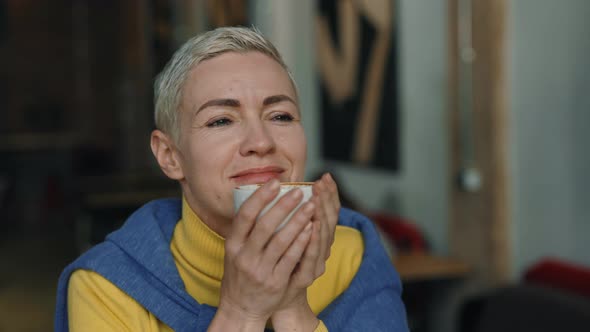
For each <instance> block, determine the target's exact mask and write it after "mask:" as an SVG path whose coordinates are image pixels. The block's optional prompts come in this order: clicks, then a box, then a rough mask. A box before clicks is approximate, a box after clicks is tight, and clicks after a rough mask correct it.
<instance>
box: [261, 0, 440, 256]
mask: <svg viewBox="0 0 590 332" xmlns="http://www.w3.org/2000/svg"><path fill="white" fill-rule="evenodd" d="M314 4H315V1H313V0H303V1H268V0H267V1H256V2H255V3H254V22H255V24H256V25H257V26H258V27H259V28H260V29H261V30H262V31H263V32H264V33H266V34H267V35H269V37H270V38H271V39H272V40H273V41H274V42H275V43H276V44H277V47H278V48H279V50H280V51H281V52H282V53H283V55H284V57H285V60H286V62H287V64H288V65H289V66H290V67H291V69H292V71H293V74H294V76H295V79H296V81H297V83H298V86H299V89H300V94H301V103H302V110H303V117H304V123H305V126H306V131H307V136H308V145H309V156H308V174H309V175H311V174H315V172H317V171H318V170H320V169H323V168H324V167H330V168H333V169H335V170H336V172H337V174H338V175H339V178H340V180H341V183H340V185H341V186H343V187H344V188H345V189H346V191H349V192H350V191H351V192H353V193H354V195H353V198H355V199H356V200H358V201H359V202H360V203H361V204H362V205H363V206H365V207H366V208H369V209H378V210H388V211H392V212H397V213H400V214H402V215H404V216H407V217H409V218H410V219H412V220H414V221H415V222H416V223H417V224H418V225H419V226H420V227H422V228H423V229H424V231H425V233H426V236H427V238H428V240H429V241H430V242H431V244H432V247H433V249H434V250H435V251H436V252H439V253H446V251H447V247H448V245H447V224H448V213H449V211H448V180H447V174H448V133H447V127H448V120H447V100H446V97H447V86H446V84H447V70H446V68H447V57H446V54H447V50H446V43H447V36H446V32H447V22H446V16H447V11H446V1H444V0H436V1H412V0H398V1H397V6H396V8H395V11H396V16H397V17H398V19H399V23H398V28H399V31H398V39H399V50H400V53H399V64H398V67H399V72H400V78H399V79H400V82H399V84H400V91H399V96H400V101H401V102H400V105H399V107H400V110H401V114H400V116H401V129H402V132H401V144H402V146H401V161H402V171H401V172H400V173H399V174H390V173H387V172H383V171H379V172H377V171H374V170H371V169H360V168H355V167H351V166H347V165H342V164H334V163H329V162H327V161H325V160H323V159H322V157H321V155H320V152H319V146H320V141H319V137H320V136H319V130H320V129H319V128H320V123H319V114H318V112H319V109H318V105H319V101H318V93H317V89H318V87H317V82H316V73H315V69H314V57H315V56H314V50H315V48H314V30H313V29H314V20H313V18H314V16H313V15H314V10H315V7H314Z"/></svg>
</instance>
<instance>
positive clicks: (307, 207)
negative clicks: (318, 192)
mask: <svg viewBox="0 0 590 332" xmlns="http://www.w3.org/2000/svg"><path fill="white" fill-rule="evenodd" d="M314 209H315V204H314V203H313V202H308V203H307V204H306V205H305V207H304V208H303V212H305V213H307V214H311V213H312V212H313V210H314Z"/></svg>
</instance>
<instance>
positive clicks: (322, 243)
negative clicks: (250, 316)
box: [272, 174, 340, 331]
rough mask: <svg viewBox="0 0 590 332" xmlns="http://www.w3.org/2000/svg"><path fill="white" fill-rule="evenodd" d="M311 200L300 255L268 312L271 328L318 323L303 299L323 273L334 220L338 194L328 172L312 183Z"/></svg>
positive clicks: (314, 324) (328, 253)
mask: <svg viewBox="0 0 590 332" xmlns="http://www.w3.org/2000/svg"><path fill="white" fill-rule="evenodd" d="M311 201H312V202H313V203H314V205H315V210H314V215H313V217H312V221H313V232H312V235H311V239H310V242H309V244H308V245H307V248H305V252H304V253H303V258H302V259H301V261H300V262H299V265H298V266H297V268H296V269H295V271H294V272H293V274H292V275H291V279H290V281H289V289H288V291H287V293H286V295H285V297H284V299H283V301H282V302H281V304H280V306H279V310H278V311H277V312H276V313H274V314H273V316H272V322H273V326H274V327H275V329H279V328H283V329H286V328H287V327H288V328H293V327H294V326H300V324H301V323H304V322H307V327H308V328H306V329H303V331H306V330H310V329H309V326H314V328H315V326H317V323H318V321H317V318H316V316H315V314H314V313H313V312H312V311H311V309H310V307H309V304H308V301H307V288H308V287H309V286H310V285H311V284H312V283H313V282H314V281H315V280H316V279H317V278H318V277H320V276H321V275H322V274H324V271H325V266H326V260H327V259H328V258H329V257H330V247H331V246H332V243H333V242H334V232H335V229H336V224H337V223H338V214H339V212H340V198H339V196H338V187H337V185H336V182H334V179H333V178H332V176H330V174H324V175H323V176H322V177H321V178H320V179H319V180H318V181H316V182H315V183H314V185H313V197H312V199H311ZM294 318H296V319H294ZM296 322H299V323H296Z"/></svg>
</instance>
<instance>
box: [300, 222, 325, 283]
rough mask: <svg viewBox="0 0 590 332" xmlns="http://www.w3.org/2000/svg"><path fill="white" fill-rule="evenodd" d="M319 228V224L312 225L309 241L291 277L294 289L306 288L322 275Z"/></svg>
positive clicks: (322, 261) (323, 267) (323, 263)
mask: <svg viewBox="0 0 590 332" xmlns="http://www.w3.org/2000/svg"><path fill="white" fill-rule="evenodd" d="M320 228H321V224H320V223H317V222H314V223H313V230H312V234H311V239H310V240H309V244H308V245H307V248H306V249H305V251H304V253H303V257H302V258H301V261H300V262H299V267H298V269H297V271H296V272H295V274H294V275H293V281H294V282H295V284H296V285H295V287H308V286H309V285H311V284H312V283H313V281H314V280H315V279H316V278H318V277H319V276H321V275H322V274H324V270H325V262H324V259H323V257H321V254H320V246H321V239H320ZM318 263H321V264H318Z"/></svg>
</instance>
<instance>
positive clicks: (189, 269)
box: [68, 200, 364, 332]
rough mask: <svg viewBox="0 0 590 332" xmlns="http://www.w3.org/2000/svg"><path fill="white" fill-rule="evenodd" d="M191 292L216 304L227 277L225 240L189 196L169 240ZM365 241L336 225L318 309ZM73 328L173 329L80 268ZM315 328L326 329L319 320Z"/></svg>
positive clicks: (73, 286) (312, 290)
mask: <svg viewBox="0 0 590 332" xmlns="http://www.w3.org/2000/svg"><path fill="white" fill-rule="evenodd" d="M170 250H171V251H172V255H173V256H174V261H175V262H176V267H177V268H178V271H179V273H180V277H181V278H182V280H183V281H184V284H185V287H186V291H187V292H188V293H189V294H190V295H191V296H193V297H194V298H195V299H196V300H197V301H198V302H199V303H204V304H208V305H211V306H215V307H217V306H218V305H219V292H220V288H221V278H222V276H223V256H224V239H223V238H222V237H221V236H219V235H218V234H217V233H215V232H214V231H213V230H211V229H210V228H209V227H207V225H205V223H203V222H202V221H201V220H200V219H199V217H198V216H197V215H196V214H195V213H194V212H193V211H192V209H191V208H190V207H189V206H188V204H187V203H186V201H185V200H183V205H182V219H181V220H180V221H179V222H178V224H177V225H176V228H175V229H174V235H173V236H172V241H171V243H170ZM363 250H364V244H363V239H362V235H361V234H360V233H359V232H358V231H357V230H355V229H352V228H349V227H344V226H336V236H335V238H334V244H333V245H332V250H331V256H330V258H329V259H328V261H327V262H326V272H325V273H324V274H323V275H322V276H321V277H319V278H318V279H317V280H316V281H315V282H314V283H313V284H312V285H311V286H310V287H309V288H308V292H307V294H308V301H309V304H310V306H311V309H312V310H313V312H314V313H316V314H318V313H319V312H321V311H322V310H323V309H324V308H325V307H326V306H327V305H328V304H330V303H331V302H332V301H333V300H334V299H336V297H338V295H340V294H341V293H342V292H343V291H344V290H345V289H346V288H347V287H348V285H349V284H350V282H351V280H352V278H353V277H354V275H355V274H356V272H357V270H358V267H359V266H360V263H361V259H362V255H363ZM68 317H69V326H70V330H71V331H74V332H76V331H172V330H171V329H170V327H168V326H166V325H165V324H164V323H162V322H160V321H159V320H158V319H157V318H156V317H155V316H154V315H152V314H151V313H150V312H149V311H147V310H146V309H145V308H143V307H142V306H141V305H140V304H139V303H137V302H136V301H135V300H134V299H132V298H131V297H129V296H128V295H127V294H125V293H124V292H123V291H121V290H120V289H119V288H117V287H116V286H115V285H113V284H112V283H111V282H109V281H108V280H106V279H105V278H103V277H102V276H100V275H99V274H97V273H95V272H92V271H87V270H77V271H75V272H74V273H73V274H72V276H71V278H70V282H69V285H68ZM315 331H316V332H320V331H327V329H326V327H325V325H324V324H323V323H320V325H319V326H318V327H317V328H316V330H315Z"/></svg>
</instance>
